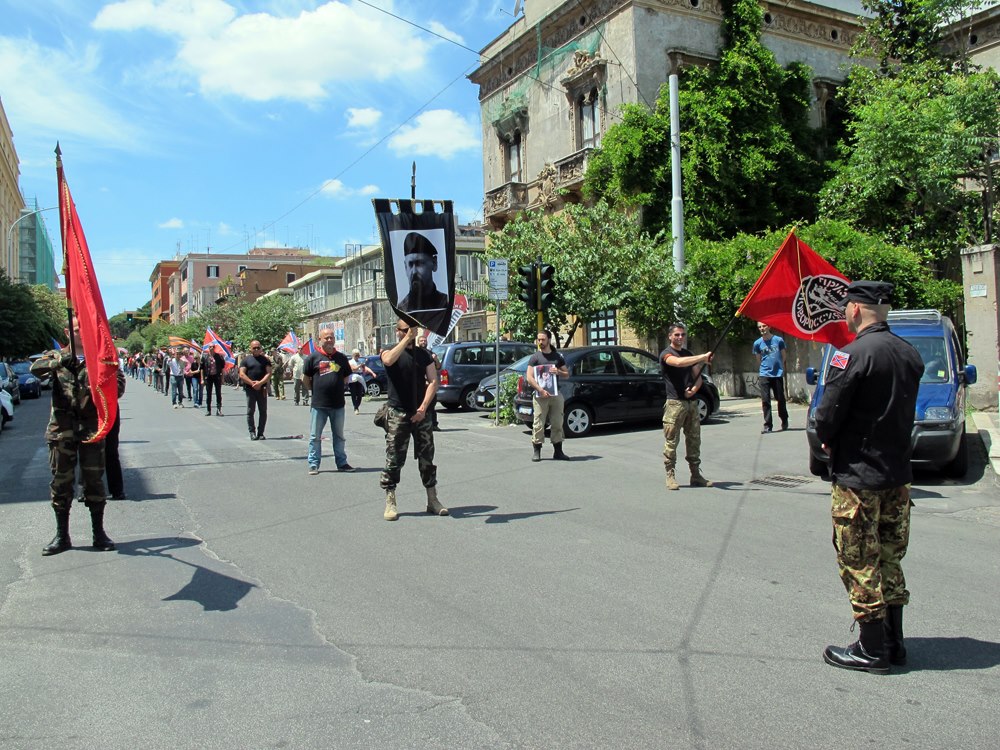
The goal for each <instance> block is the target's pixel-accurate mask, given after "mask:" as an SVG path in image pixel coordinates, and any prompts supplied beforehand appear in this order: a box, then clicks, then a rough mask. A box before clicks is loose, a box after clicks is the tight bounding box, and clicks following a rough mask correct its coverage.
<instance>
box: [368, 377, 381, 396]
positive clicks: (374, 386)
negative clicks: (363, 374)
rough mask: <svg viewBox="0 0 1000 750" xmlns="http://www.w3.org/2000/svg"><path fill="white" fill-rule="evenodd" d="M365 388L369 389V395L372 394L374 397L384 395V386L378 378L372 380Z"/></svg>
mask: <svg viewBox="0 0 1000 750" xmlns="http://www.w3.org/2000/svg"><path fill="white" fill-rule="evenodd" d="M365 390H367V391H368V395H369V396H371V397H372V398H378V397H379V396H381V395H382V386H380V385H379V384H378V381H377V380H373V381H371V382H370V383H369V384H368V385H367V387H366V388H365Z"/></svg>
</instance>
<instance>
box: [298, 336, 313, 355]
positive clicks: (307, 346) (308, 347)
mask: <svg viewBox="0 0 1000 750" xmlns="http://www.w3.org/2000/svg"><path fill="white" fill-rule="evenodd" d="M315 353H316V344H314V343H313V339H312V336H310V337H309V340H308V341H307V342H306V343H304V344H303V345H302V346H300V347H299V354H305V355H307V356H308V355H310V354H315Z"/></svg>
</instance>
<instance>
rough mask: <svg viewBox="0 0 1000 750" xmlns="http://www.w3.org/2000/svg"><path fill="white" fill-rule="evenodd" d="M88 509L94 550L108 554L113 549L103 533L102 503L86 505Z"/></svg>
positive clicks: (112, 545)
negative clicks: (92, 531)
mask: <svg viewBox="0 0 1000 750" xmlns="http://www.w3.org/2000/svg"><path fill="white" fill-rule="evenodd" d="M87 507H88V508H90V525H91V527H92V528H93V530H94V549H99V550H101V551H102V552H108V551H110V550H113V549H114V548H115V543H114V542H112V541H111V540H110V539H109V538H108V535H107V534H105V533H104V503H93V504H90V503H88V505H87Z"/></svg>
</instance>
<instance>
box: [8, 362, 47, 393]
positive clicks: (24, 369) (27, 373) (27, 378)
mask: <svg viewBox="0 0 1000 750" xmlns="http://www.w3.org/2000/svg"><path fill="white" fill-rule="evenodd" d="M11 367H12V368H13V370H14V374H15V375H17V388H18V390H19V391H20V392H21V398H38V397H39V396H41V395H42V381H40V380H39V379H38V378H36V377H35V376H34V375H32V374H31V363H30V362H12V363H11Z"/></svg>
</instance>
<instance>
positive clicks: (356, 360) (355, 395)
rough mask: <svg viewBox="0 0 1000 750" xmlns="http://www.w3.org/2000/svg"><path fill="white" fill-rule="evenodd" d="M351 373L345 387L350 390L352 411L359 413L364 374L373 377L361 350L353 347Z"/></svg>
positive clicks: (363, 392)
mask: <svg viewBox="0 0 1000 750" xmlns="http://www.w3.org/2000/svg"><path fill="white" fill-rule="evenodd" d="M350 362H351V375H350V377H349V378H348V379H347V387H348V389H350V391H351V403H353V404H354V413H355V414H360V413H361V400H362V399H363V398H364V396H365V375H366V374H367V375H371V376H372V377H373V378H374V377H375V373H374V372H372V369H371V368H370V367H369V366H368V365H366V364H365V361H364V360H363V359H362V358H361V351H360V350H359V349H355V350H354V351H352V352H351V359H350Z"/></svg>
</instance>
